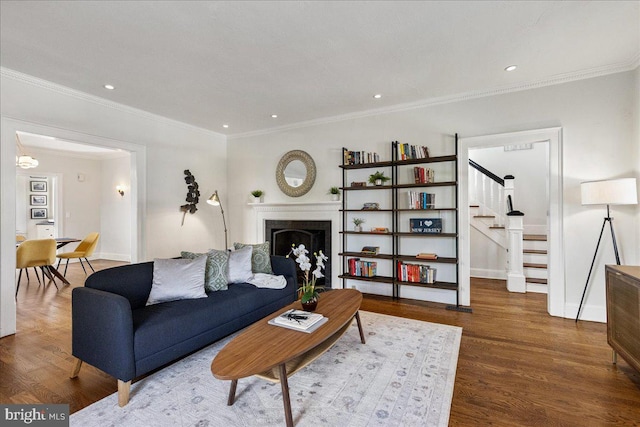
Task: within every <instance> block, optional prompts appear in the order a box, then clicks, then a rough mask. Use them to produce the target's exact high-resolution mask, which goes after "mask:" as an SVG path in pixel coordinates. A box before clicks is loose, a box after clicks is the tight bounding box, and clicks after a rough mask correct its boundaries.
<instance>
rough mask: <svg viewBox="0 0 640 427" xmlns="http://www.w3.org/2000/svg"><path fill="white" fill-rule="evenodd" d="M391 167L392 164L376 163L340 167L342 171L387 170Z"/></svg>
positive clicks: (388, 162)
mask: <svg viewBox="0 0 640 427" xmlns="http://www.w3.org/2000/svg"><path fill="white" fill-rule="evenodd" d="M390 166H393V162H391V161H387V162H376V163H360V164H357V165H340V167H341V168H342V169H371V168H388V167H390Z"/></svg>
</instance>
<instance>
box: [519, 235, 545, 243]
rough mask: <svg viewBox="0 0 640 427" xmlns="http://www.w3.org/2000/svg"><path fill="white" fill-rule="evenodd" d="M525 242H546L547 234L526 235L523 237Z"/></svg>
mask: <svg viewBox="0 0 640 427" xmlns="http://www.w3.org/2000/svg"><path fill="white" fill-rule="evenodd" d="M522 239H523V240H534V241H538V242H546V241H547V236H546V234H525V235H524V236H522Z"/></svg>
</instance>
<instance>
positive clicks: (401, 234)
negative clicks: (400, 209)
mask: <svg viewBox="0 0 640 427" xmlns="http://www.w3.org/2000/svg"><path fill="white" fill-rule="evenodd" d="M392 234H393V235H394V236H411V237H430V238H432V237H458V233H411V232H402V231H398V232H396V233H392Z"/></svg>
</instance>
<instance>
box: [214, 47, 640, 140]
mask: <svg viewBox="0 0 640 427" xmlns="http://www.w3.org/2000/svg"><path fill="white" fill-rule="evenodd" d="M638 66H640V53H638V54H637V55H636V56H635V57H633V58H631V59H630V60H629V61H627V62H623V63H618V64H612V65H607V66H603V67H597V68H592V69H588V70H581V71H577V72H572V73H567V74H560V75H557V76H553V77H551V78H548V79H543V80H539V81H533V82H526V83H519V84H515V85H508V86H502V87H496V88H493V89H487V90H477V91H471V92H465V93H460V94H456V95H447V96H442V97H435V98H427V99H423V100H420V101H416V102H409V103H405V104H396V105H391V106H388V107H383V108H376V109H371V110H365V111H359V112H354V113H348V114H342V115H338V116H330V117H323V118H320V119H314V120H307V121H304V122H298V123H293V124H290V125H284V126H278V127H273V128H268V129H263V130H257V131H251V132H244V133H237V134H232V135H227V139H228V140H233V139H240V138H248V137H253V136H259V135H266V134H270V133H275V132H283V131H287V130H293V129H299V128H304V127H310V126H317V125H321V124H325V123H333V122H339V121H343V120H352V119H358V118H363V117H369V116H375V115H380V114H388V113H397V112H400V111H407V110H414V109H418V108H424V107H430V106H434V105H440V104H450V103H454V102H460V101H467V100H471V99H476V98H485V97H490V96H496V95H504V94H507V93H512V92H520V91H523V90H530V89H537V88H541V87H545V86H553V85H559V84H563V83H569V82H573V81H578V80H585V79H591V78H594V77H601V76H606V75H610V74H616V73H623V72H626V71H631V70H635V69H636V68H638Z"/></svg>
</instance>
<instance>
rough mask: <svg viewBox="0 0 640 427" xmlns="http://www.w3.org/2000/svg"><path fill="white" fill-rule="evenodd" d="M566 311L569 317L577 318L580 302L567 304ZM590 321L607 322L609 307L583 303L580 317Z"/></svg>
mask: <svg viewBox="0 0 640 427" xmlns="http://www.w3.org/2000/svg"><path fill="white" fill-rule="evenodd" d="M564 312H565V316H564V317H566V318H567V319H575V318H576V314H577V312H578V304H565V306H564ZM578 320H586V321H590V322H600V323H607V309H606V307H603V306H593V305H583V306H582V310H580V319H578Z"/></svg>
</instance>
